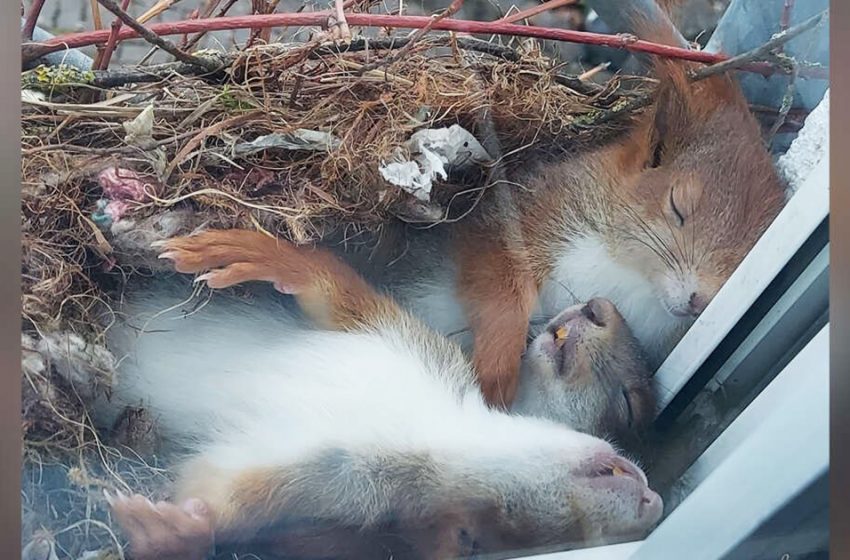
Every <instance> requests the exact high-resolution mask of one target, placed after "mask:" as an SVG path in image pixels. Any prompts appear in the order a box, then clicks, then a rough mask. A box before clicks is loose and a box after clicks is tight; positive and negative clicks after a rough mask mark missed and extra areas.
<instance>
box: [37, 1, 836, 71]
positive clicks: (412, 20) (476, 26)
mask: <svg viewBox="0 0 850 560" xmlns="http://www.w3.org/2000/svg"><path fill="white" fill-rule="evenodd" d="M102 1H106V0H102ZM347 19H348V23H349V24H350V25H355V26H359V27H390V28H408V29H417V28H419V29H421V28H422V27H425V26H427V25H429V24H430V25H431V26H432V29H434V30H440V31H458V32H464V33H472V34H476V33H478V34H487V35H490V34H495V35H512V36H517V37H534V38H537V39H547V40H554V41H569V42H574V43H582V44H592V45H598V46H604V47H610V48H614V49H623V50H627V51H630V52H644V53H648V54H654V55H657V56H660V57H664V58H676V59H681V60H690V61H693V62H703V63H708V64H714V63H718V62H722V61H726V60H729V57H728V56H725V55H722V54H715V53H708V52H705V51H698V50H691V49H685V48H681V47H671V46H669V45H661V44H658V43H653V42H650V41H643V40H640V39H637V38H635V37H634V36H631V35H606V34H602V33H590V32H587V31H575V30H571V29H554V28H549V27H531V26H525V25H516V24H513V23H500V22H483V21H472V20H459V19H454V18H447V19H444V20H441V21H438V22H436V23H434V22H433V19H432V18H430V17H427V16H395V15H381V14H361V13H355V14H350V15H348V16H347ZM326 21H327V14H326V13H323V12H313V13H295V14H292V13H289V14H283V13H277V14H268V15H252V16H229V17H222V18H207V19H194V20H183V21H176V22H162V23H158V24H154V25H151V26H150V28H149V30H150V32H152V33H155V34H157V35H184V34H186V33H197V32H201V31H222V30H231V29H253V28H260V27H282V26H319V25H323V24H324V23H325V22H326ZM789 31H790V30H789ZM138 36H139V33H138V32H136V31H134V30H132V29H126V28H125V29H122V30H121V33H120V34H119V37H118V38H119V40H125V39H130V38H134V37H138ZM105 40H106V34H105V33H104V32H103V31H87V32H82V33H72V34H68V35H63V36H59V37H54V38H53V39H50V40H49V41H45V42H42V43H25V44H23V45H22V46H21V56H22V60H23V62H25V63H26V62H28V61H31V60H34V59H36V58H39V57H41V56H44V55H45V54H49V53H52V52H56V51H60V50H64V49H74V48H79V47H84V46H87V45H92V44H95V43H98V42H103V41H105ZM739 70H747V71H753V72H759V73H763V74H770V73H773V72H776V71H777V69H776V68H774V67H773V66H771V65H770V64H767V63H751V64H749V65H744V66H741V67H740V68H739ZM780 70H782V69H780ZM803 70H804V69H801V71H800V76H803V75H804V72H803ZM823 70H825V69H824V68H812V69H811V72H806V73H805V75H807V76H809V75H810V76H811V77H816V78H823V79H828V76H829V73H828V72H824V71H823Z"/></svg>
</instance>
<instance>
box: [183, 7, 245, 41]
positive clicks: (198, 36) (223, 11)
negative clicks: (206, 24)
mask: <svg viewBox="0 0 850 560" xmlns="http://www.w3.org/2000/svg"><path fill="white" fill-rule="evenodd" d="M219 3H221V0H215V2H214V3H212V4H210V9H209V13H206V14H204V17H205V18H209V17H210V16H211V15H212V10H214V9H215V8H216V6H218V4H219ZM235 3H236V0H228V2H227V4H225V5H224V7H223V8H222V9H221V10H220V11H219V12H218V14H216V16H215V17H217V18H221V17H224V16H226V15H227V12H228V11H230V8H232V7H233V5H234V4H235ZM206 34H207V32H206V31H201V32H200V33H198V34H196V35H195V36H193V37H192V38H191V39H189V42H188V43H186V48H187V49H191V48H192V47H194V46H195V45H197V44H198V41H200V40H201V39H202V38H203V37H204V36H205V35H206Z"/></svg>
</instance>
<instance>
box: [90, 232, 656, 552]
mask: <svg viewBox="0 0 850 560" xmlns="http://www.w3.org/2000/svg"><path fill="white" fill-rule="evenodd" d="M161 250H162V251H163V253H162V256H163V257H164V258H166V259H169V260H171V261H173V263H174V265H175V268H176V269H177V270H178V271H180V272H185V273H199V272H204V274H202V275H201V276H199V277H198V280H199V281H202V282H205V283H206V284H207V285H208V286H210V287H211V288H223V287H227V286H231V285H234V284H238V283H241V282H246V281H250V280H262V281H265V282H270V283H272V284H273V285H274V286H275V287H276V288H277V289H278V290H280V291H283V292H285V293H290V294H293V295H294V296H295V298H296V300H297V302H298V304H299V306H300V308H301V309H302V310H303V311H304V312H305V314H306V315H307V317H308V318H309V319H310V320H311V321H312V322H313V323H314V324H316V325H317V326H318V327H319V328H318V329H313V330H307V329H303V328H301V327H299V326H296V325H294V324H293V323H292V322H291V321H289V320H288V319H287V318H286V317H285V313H280V312H279V311H280V310H275V309H267V308H266V307H265V305H262V306H258V305H257V304H254V305H252V304H251V303H247V302H244V301H239V300H233V299H228V298H227V297H226V296H225V294H218V293H214V294H213V295H214V297H213V298H212V299H211V300H210V301H209V302H208V303H207V304H206V305H205V306H204V307H202V308H200V309H197V310H194V311H192V312H191V313H188V314H187V315H185V316H181V317H177V318H175V317H167V316H165V315H163V314H162V313H161V311H162V310H163V309H166V308H168V307H169V306H171V304H172V303H174V302H175V301H178V302H179V300H180V294H179V291H177V292H176V291H175V289H174V284H173V283H172V284H169V283H168V282H165V283H157V282H158V281H153V282H152V283H151V284H149V285H146V286H143V287H142V288H141V289H138V290H135V291H134V290H129V291H128V292H127V294H126V304H125V307H124V309H123V310H122V311H123V312H124V313H126V316H127V317H128V318H129V319H128V321H129V322H132V321H133V320H135V319H140V318H141V319H144V322H143V323H141V324H140V325H139V326H141V327H142V329H141V330H142V331H143V332H142V334H140V335H139V334H137V333H138V329H137V328H136V326H133V325H130V324H129V323H128V326H123V327H122V326H117V327H116V328H114V329H112V330H111V331H110V333H109V344H110V348H111V349H112V350H113V351H114V352H117V351H120V350H122V349H123V350H124V351H126V352H127V354H126V358H125V359H124V360H123V361H122V363H121V367H120V371H119V374H118V383H117V384H116V386H115V387H113V394H112V400H110V401H109V402H103V403H101V404H99V405H98V407H97V408H98V409H99V411H98V412H97V413H96V418H99V420H98V422H104V421H106V419H107V418H108V417H109V416H110V415H113V416H114V415H115V413H116V411H118V410H119V409H120V407H121V405H122V403H123V404H127V403H131V404H138V403H142V404H143V405H144V406H145V407H147V408H148V409H149V410H151V412H152V413H153V414H154V416H155V417H156V418H157V420H158V423H159V426H160V428H161V429H162V431H163V433H164V434H165V435H166V436H167V437H169V438H170V439H171V442H172V444H173V445H174V453H175V456H176V457H181V459H179V465H178V468H177V472H178V473H179V474H178V476H177V480H176V483H175V493H174V501H173V502H161V503H157V504H153V503H151V502H149V501H148V500H147V499H146V498H144V497H142V496H138V495H136V496H131V497H127V496H123V495H117V496H114V495H112V494H108V500H109V501H110V503H111V505H112V509H113V512H114V514H115V517H116V519H117V520H118V521H119V523H120V524H121V525H122V527H123V528H124V529H125V531H126V532H127V534H128V536H129V538H130V543H131V551H132V553H133V555H134V558H136V559H137V560H172V559H173V560H176V559H177V558H180V559H185V560H197V559H201V558H204V557H206V555H207V554H208V553H209V550H210V547H211V546H212V545H213V544H214V543H215V544H217V545H219V546H221V547H225V548H226V547H233V548H236V549H239V548H240V547H243V548H244V547H248V548H249V549H250V550H252V551H255V550H262V551H263V553H264V554H270V555H272V556H273V555H287V554H288V555H294V556H296V557H302V558H323V557H324V558H327V557H337V558H375V557H379V556H378V555H379V554H382V555H386V554H389V553H391V554H392V555H393V557H395V558H423V559H434V560H437V559H442V558H450V557H469V556H473V555H479V554H487V553H499V554H506V553H510V552H512V551H514V552H519V551H527V550H531V549H536V548H537V547H559V548H575V547H579V546H586V545H591V544H598V543H603V542H611V541H613V540H618V539H622V538H640V537H641V536H642V535H643V534H645V533H646V532H647V531H648V529H650V528H651V527H652V526H653V525H654V524H655V523H656V522H657V521H658V519H659V518H660V515H661V510H662V503H661V499H660V497H658V495H657V494H656V493H655V492H653V491H652V490H650V489H649V487H648V485H647V480H646V477H645V475H644V473H643V472H642V471H641V469H640V468H639V467H638V466H637V465H635V464H634V463H632V462H631V461H629V460H628V459H626V458H625V457H623V456H622V455H621V454H619V453H618V452H617V451H616V450H615V449H614V448H613V447H612V446H611V445H610V444H609V443H607V442H606V441H604V440H603V439H600V438H597V437H594V436H591V435H588V434H583V433H580V432H578V431H576V430H574V429H572V428H570V427H568V426H567V425H564V424H569V423H571V422H573V421H574V420H573V418H581V417H582V416H583V415H584V414H585V411H584V410H583V408H582V406H581V405H580V403H581V402H584V401H598V400H599V399H600V398H601V399H602V400H606V399H608V397H607V396H605V395H604V394H605V390H604V389H603V390H600V391H591V392H582V391H578V392H577V393H576V399H575V401H574V402H573V403H569V402H564V404H563V406H564V407H565V408H567V409H573V410H574V414H573V415H570V414H569V412H564V413H563V415H562V416H563V417H562V418H559V419H557V420H558V421H554V420H551V419H548V418H547V413H546V411H545V410H543V412H542V413H541V414H538V415H537V416H538V417H536V418H535V417H533V416H526V415H522V414H515V413H514V414H510V413H506V412H503V411H499V410H496V409H493V408H491V407H488V406H487V404H486V403H485V401H484V399H483V397H482V395H481V393H480V391H479V388H478V386H477V384H476V381H475V375H474V372H473V369H472V366H471V364H470V363H469V362H468V361H467V359H466V357H465V356H464V354H463V353H462V352H461V350H460V348H459V347H458V346H457V345H455V344H453V343H452V342H451V341H449V340H448V339H447V338H446V337H444V336H442V335H440V334H438V333H436V332H435V331H433V330H431V329H430V328H428V327H427V326H425V325H424V324H422V323H421V322H419V321H418V320H417V319H416V318H414V317H413V316H412V315H410V314H409V313H408V312H407V311H405V310H404V309H403V308H402V307H401V306H399V305H398V304H396V302H395V301H394V300H393V299H392V298H391V297H389V296H387V295H384V294H380V293H378V292H377V291H375V290H374V289H373V288H372V287H371V286H370V285H369V284H367V283H366V281H365V280H364V279H363V278H362V277H360V276H359V275H358V274H357V273H356V272H355V271H354V270H352V269H351V268H349V267H347V266H346V265H344V264H342V263H341V262H340V261H338V260H337V259H336V258H335V257H334V256H333V255H331V254H330V253H329V252H327V251H325V250H323V249H319V248H308V247H296V246H294V245H291V244H289V243H287V242H285V241H282V240H277V239H273V238H271V237H268V236H266V235H264V234H261V233H257V232H248V231H232V230H231V231H207V232H202V233H200V234H198V235H195V236H191V237H186V238H176V239H172V240H169V241H167V242H165V243H164V244H163V245H162V246H161ZM218 295H221V296H222V297H215V296H218ZM614 313H616V310H615V309H614V308H613V306H611V305H610V303H608V302H605V301H603V300H598V301H593V302H590V303H589V304H588V305H582V306H578V307H576V308H573V309H569V310H566V311H565V312H564V313H563V314H562V315H561V316H560V317H558V318H556V320H555V321H553V322H551V323H549V324H547V325H546V326H545V327H544V329H543V332H541V333H540V334H539V335H537V336H536V337H535V339H534V341H533V342H532V344H531V346H530V347H531V348H532V349H533V350H532V351H531V352H529V355H528V360H531V361H533V362H534V363H535V367H532V368H530V369H529V370H528V371H527V375H529V376H531V377H538V378H539V379H538V381H537V382H535V383H536V384H535V386H534V388H533V390H531V391H530V392H529V398H530V399H532V400H533V399H535V398H537V397H538V396H539V395H541V394H543V393H544V392H545V391H547V390H548V389H547V387H550V386H551V385H550V384H551V382H552V381H553V378H552V376H558V375H564V376H567V377H569V376H570V375H573V370H574V369H575V370H582V369H584V368H585V367H586V364H587V359H588V358H589V357H590V356H592V354H593V352H594V350H595V349H598V345H600V344H604V342H605V341H618V340H628V331H627V330H620V328H619V326H617V325H618V323H617V316H616V315H614ZM148 317H150V318H149V319H148ZM603 324H606V326H605V327H603V326H600V325H603ZM607 325H615V328H612V327H609V326H607ZM623 348H624V349H626V350H630V349H633V348H637V345H636V343H635V344H632V345H624V346H623ZM635 355H636V356H639V354H635ZM626 359H629V358H626ZM644 381H645V379H644ZM577 383H578V388H579V389H581V388H582V387H583V386H586V385H592V384H591V383H589V381H588V379H584V378H580V379H578V380H577ZM629 383H631V381H629ZM547 384H548V385H547ZM605 384H614V385H616V390H617V391H622V390H625V389H626V385H627V384H628V383H627V382H626V381H624V380H617V379H616V378H614V377H610V378H606V379H605ZM641 387H642V386H641V385H640V384H639V383H638V384H637V386H632V387H628V388H627V389H628V390H629V391H631V392H632V393H637V394H641V393H642V392H643V389H642V388H641ZM633 397H634V395H633ZM615 403H616V404H615V408H616V411H615V412H616V414H622V418H621V419H613V418H612V417H610V416H606V417H605V418H603V419H601V421H602V422H603V423H605V422H612V421H613V422H616V423H621V424H626V420H625V408H627V407H630V406H634V407H635V414H638V415H640V414H641V413H642V412H644V408H643V405H642V404H641V403H642V401H641V400H640V399H635V400H634V402H633V403H631V404H630V403H629V402H628V399H627V402H623V401H615ZM517 404H519V401H518V403H517ZM528 406H529V408H531V409H534V408H535V406H534V405H533V404H532V403H530V402H529V403H528ZM546 406H549V407H554V408H557V402H556V401H551V402H547V403H546ZM594 408H598V409H605V410H608V407H605V406H601V404H600V406H598V407H594ZM608 411H609V412H611V411H610V410H608ZM630 416H631V414H630ZM631 421H632V419H631V418H630V419H629V420H628V422H631ZM591 423H592V424H595V423H594V422H591ZM388 549H389V551H390V552H389V553H388V552H387V550H388Z"/></svg>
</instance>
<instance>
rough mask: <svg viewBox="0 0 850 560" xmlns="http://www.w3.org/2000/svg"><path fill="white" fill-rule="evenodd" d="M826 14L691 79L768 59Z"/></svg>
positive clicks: (823, 13) (779, 34) (815, 25)
mask: <svg viewBox="0 0 850 560" xmlns="http://www.w3.org/2000/svg"><path fill="white" fill-rule="evenodd" d="M828 14H829V10H824V11H823V12H821V13H819V14H817V15H815V16H812V17H810V18H809V19H807V20H806V21H804V22H803V23H800V24H799V25H795V26H794V27H792V28H790V29H787V30H785V31H781V32H779V33H777V34H775V35H774V36H773V37H771V38H770V40H769V41H768V42H766V43H765V44H763V45H762V46H760V47H757V48H755V49H753V50H751V51H748V52H745V53H743V54H739V55H738V56H733V57H732V58H729V59H727V60H724V61H722V62H718V63H717V64H713V65H712V66H707V67H705V68H700V69H699V70H696V71H694V72H693V73H692V74H691V78H692V79H694V80H702V79H704V78H708V77H709V76H714V75H716V74H721V73H723V72H727V71H729V70H738V69H741V68H744V67H746V66H747V65H750V64H752V63H753V62H755V61H758V60H764V59H766V58H769V57H770V56H771V54H772V53H773V52H774V51H775V50H776V49H778V48H780V47H781V46H782V45H784V44H785V43H787V42H788V41H790V40H791V39H793V38H794V37H797V36H798V35H800V34H802V33H805V32H806V31H809V30H810V29H814V28H815V27H817V26H818V25H820V23H821V22H822V21H823V20H824V19H826V17H827V15H828ZM783 69H784V70H785V71H786V72H789V71H790V70H789V69H788V68H783ZM795 74H796V71H795ZM827 77H828V74H827Z"/></svg>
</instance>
